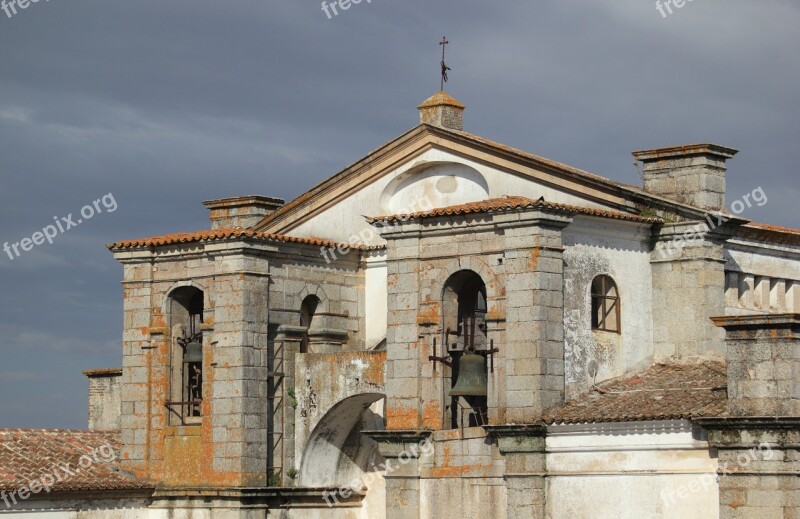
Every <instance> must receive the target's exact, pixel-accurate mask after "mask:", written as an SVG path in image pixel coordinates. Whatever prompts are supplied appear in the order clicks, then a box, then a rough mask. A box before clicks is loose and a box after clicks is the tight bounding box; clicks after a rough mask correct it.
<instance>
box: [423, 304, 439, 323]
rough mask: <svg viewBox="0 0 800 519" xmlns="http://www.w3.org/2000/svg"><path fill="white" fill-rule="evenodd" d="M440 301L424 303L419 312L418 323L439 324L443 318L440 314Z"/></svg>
mask: <svg viewBox="0 0 800 519" xmlns="http://www.w3.org/2000/svg"><path fill="white" fill-rule="evenodd" d="M439 306H440V305H439V303H427V304H423V305H422V310H421V311H420V313H419V314H417V324H437V323H439V321H440V320H441V316H440V315H439Z"/></svg>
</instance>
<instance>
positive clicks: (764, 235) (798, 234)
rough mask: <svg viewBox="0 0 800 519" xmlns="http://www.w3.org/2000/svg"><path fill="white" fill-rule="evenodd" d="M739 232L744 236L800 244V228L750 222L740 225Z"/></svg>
mask: <svg viewBox="0 0 800 519" xmlns="http://www.w3.org/2000/svg"><path fill="white" fill-rule="evenodd" d="M738 233H739V235H740V236H742V237H744V238H752V239H755V240H765V241H768V242H773V243H787V244H791V245H800V229H792V228H791V227H781V226H779V225H769V224H765V223H756V222H750V223H748V224H747V225H744V226H742V227H740V228H739V230H738Z"/></svg>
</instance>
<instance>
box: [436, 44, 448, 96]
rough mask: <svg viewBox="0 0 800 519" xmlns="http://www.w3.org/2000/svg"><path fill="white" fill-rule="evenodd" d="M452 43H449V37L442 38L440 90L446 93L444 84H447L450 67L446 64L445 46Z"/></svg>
mask: <svg viewBox="0 0 800 519" xmlns="http://www.w3.org/2000/svg"><path fill="white" fill-rule="evenodd" d="M448 43H450V42H449V41H447V36H442V41H440V42H439V45H441V46H442V84H441V87H440V88H439V90H442V91H444V84H445V83H447V71H448V70H450V67H448V66H447V64H446V63H445V62H444V49H445V46H446V45H447V44H448Z"/></svg>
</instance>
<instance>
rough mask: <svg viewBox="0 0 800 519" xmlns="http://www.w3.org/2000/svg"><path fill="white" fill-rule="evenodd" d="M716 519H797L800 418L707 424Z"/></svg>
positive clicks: (799, 512)
mask: <svg viewBox="0 0 800 519" xmlns="http://www.w3.org/2000/svg"><path fill="white" fill-rule="evenodd" d="M698 423H699V424H700V425H701V426H702V427H703V428H705V429H706V431H708V443H709V445H710V446H711V447H713V448H715V449H717V452H718V456H719V469H718V474H719V500H720V501H719V510H720V515H719V516H720V519H739V518H758V519H768V518H772V517H774V518H776V519H796V518H798V517H800V418H783V417H776V418H746V417H737V418H706V419H700V420H698Z"/></svg>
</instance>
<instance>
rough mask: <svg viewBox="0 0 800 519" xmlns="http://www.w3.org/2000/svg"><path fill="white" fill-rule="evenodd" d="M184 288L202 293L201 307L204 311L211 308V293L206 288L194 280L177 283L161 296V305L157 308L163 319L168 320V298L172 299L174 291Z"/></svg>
mask: <svg viewBox="0 0 800 519" xmlns="http://www.w3.org/2000/svg"><path fill="white" fill-rule="evenodd" d="M185 287H191V288H196V289H197V290H199V291H201V292H202V293H203V307H204V308H205V311H209V310H210V309H211V308H212V306H211V295H210V293H211V291H210V290H208V288H207V287H206V286H204V285H203V284H202V283H199V282H197V281H195V280H192V279H190V280H184V281H178V282H175V283H173V284H172V285H171V286H170V287H169V288H168V289H167V291H166V292H164V295H163V296H162V299H161V305H159V306H160V307H161V315H163V316H164V318H165V319H168V318H169V304H170V298H171V297H172V295H173V294H174V293H175V291H176V290H178V289H179V288H185ZM167 322H168V321H167Z"/></svg>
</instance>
